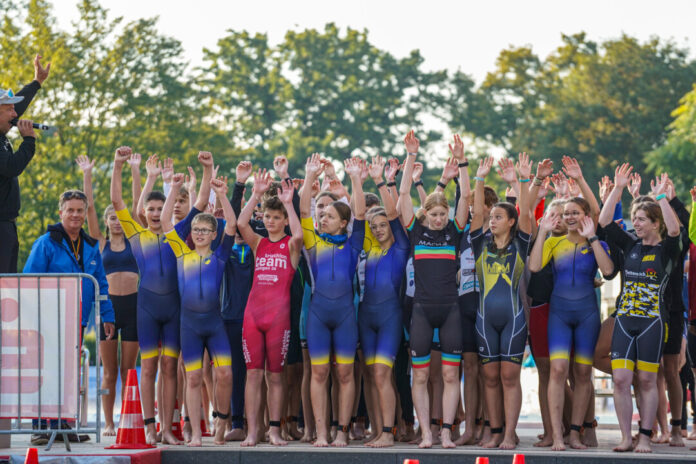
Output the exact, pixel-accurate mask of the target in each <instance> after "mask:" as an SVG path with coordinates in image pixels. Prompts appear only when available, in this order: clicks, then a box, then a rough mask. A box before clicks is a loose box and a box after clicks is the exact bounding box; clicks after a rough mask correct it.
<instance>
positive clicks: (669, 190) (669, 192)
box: [665, 177, 677, 201]
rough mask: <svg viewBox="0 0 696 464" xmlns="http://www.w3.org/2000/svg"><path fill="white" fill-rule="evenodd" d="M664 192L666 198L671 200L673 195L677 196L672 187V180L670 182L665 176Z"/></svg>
mask: <svg viewBox="0 0 696 464" xmlns="http://www.w3.org/2000/svg"><path fill="white" fill-rule="evenodd" d="M665 194H666V195H667V200H669V201H672V199H674V197H676V196H677V192H676V190H675V189H674V182H672V179H670V178H669V177H667V190H666V191H665Z"/></svg>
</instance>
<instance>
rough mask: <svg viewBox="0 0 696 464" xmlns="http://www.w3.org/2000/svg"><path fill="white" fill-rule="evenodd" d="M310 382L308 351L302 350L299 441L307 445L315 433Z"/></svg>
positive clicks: (310, 367)
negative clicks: (301, 415)
mask: <svg viewBox="0 0 696 464" xmlns="http://www.w3.org/2000/svg"><path fill="white" fill-rule="evenodd" d="M311 382H312V365H311V363H310V362H309V351H308V350H307V349H306V348H303V349H302V389H301V395H302V414H303V416H304V435H303V436H302V439H301V440H300V441H301V442H302V443H309V442H311V441H312V440H314V436H315V435H316V431H315V429H314V413H313V412H312V399H311V395H310V385H311Z"/></svg>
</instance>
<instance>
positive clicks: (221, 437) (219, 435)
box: [213, 417, 226, 445]
mask: <svg viewBox="0 0 696 464" xmlns="http://www.w3.org/2000/svg"><path fill="white" fill-rule="evenodd" d="M216 421H217V424H215V435H214V437H215V438H214V439H213V443H215V444H216V445H224V444H225V422H226V421H225V420H222V419H220V418H219V417H218V418H217V419H216Z"/></svg>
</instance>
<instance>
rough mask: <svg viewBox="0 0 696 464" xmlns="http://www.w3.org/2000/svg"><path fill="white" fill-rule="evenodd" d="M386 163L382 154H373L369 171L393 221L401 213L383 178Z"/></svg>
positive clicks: (389, 217)
mask: <svg viewBox="0 0 696 464" xmlns="http://www.w3.org/2000/svg"><path fill="white" fill-rule="evenodd" d="M385 165H386V161H385V160H384V158H382V157H381V156H373V157H372V163H370V167H369V170H368V173H369V174H370V177H371V178H372V181H373V182H374V183H375V186H376V187H377V191H378V192H379V196H380V197H381V198H382V204H383V205H384V210H385V211H386V212H387V219H389V220H390V221H391V220H392V219H396V218H397V217H399V213H398V212H397V211H396V204H395V202H394V198H392V196H391V194H390V193H389V189H388V188H387V183H386V182H385V181H384V180H383V179H382V173H383V172H384V166H385Z"/></svg>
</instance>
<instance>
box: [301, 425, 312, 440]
mask: <svg viewBox="0 0 696 464" xmlns="http://www.w3.org/2000/svg"><path fill="white" fill-rule="evenodd" d="M314 438H315V433H314V430H310V428H309V427H306V426H305V430H304V435H302V438H300V443H312V441H313V440H314Z"/></svg>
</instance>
